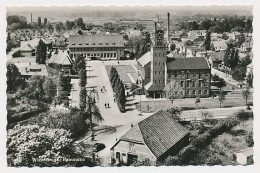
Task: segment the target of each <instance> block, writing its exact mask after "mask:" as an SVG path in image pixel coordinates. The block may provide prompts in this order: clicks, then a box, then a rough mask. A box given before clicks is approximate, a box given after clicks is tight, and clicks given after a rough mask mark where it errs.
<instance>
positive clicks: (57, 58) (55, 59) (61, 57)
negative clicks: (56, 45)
mask: <svg viewBox="0 0 260 173" xmlns="http://www.w3.org/2000/svg"><path fill="white" fill-rule="evenodd" d="M48 63H50V64H52V63H53V64H62V65H71V64H72V60H71V58H70V56H69V54H68V52H67V51H59V52H58V53H57V54H53V55H52V56H51V58H50V59H49V60H48Z"/></svg>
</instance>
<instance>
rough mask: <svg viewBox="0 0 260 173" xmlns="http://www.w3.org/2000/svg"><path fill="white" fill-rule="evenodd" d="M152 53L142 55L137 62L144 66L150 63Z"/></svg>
mask: <svg viewBox="0 0 260 173" xmlns="http://www.w3.org/2000/svg"><path fill="white" fill-rule="evenodd" d="M152 56H153V55H152V52H150V51H149V52H146V54H144V55H143V56H142V57H141V58H139V59H138V60H137V61H138V62H139V63H140V64H141V65H142V66H144V65H146V64H148V63H149V62H151V60H152Z"/></svg>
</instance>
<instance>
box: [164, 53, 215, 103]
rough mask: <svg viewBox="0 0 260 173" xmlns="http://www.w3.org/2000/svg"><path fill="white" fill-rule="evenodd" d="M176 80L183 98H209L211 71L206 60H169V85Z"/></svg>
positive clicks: (197, 58) (198, 58) (199, 58)
mask: <svg viewBox="0 0 260 173" xmlns="http://www.w3.org/2000/svg"><path fill="white" fill-rule="evenodd" d="M170 80H175V81H176V82H177V83H178V87H180V89H179V90H180V91H179V92H180V93H179V95H180V96H181V97H183V98H192V97H197V96H200V97H201V98H202V97H209V94H210V81H211V70H210V65H209V64H208V62H207V61H206V60H205V58H201V57H196V58H169V59H168V60H167V83H168V82H170Z"/></svg>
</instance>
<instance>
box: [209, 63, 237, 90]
mask: <svg viewBox="0 0 260 173" xmlns="http://www.w3.org/2000/svg"><path fill="white" fill-rule="evenodd" d="M211 74H212V75H214V74H217V75H218V76H219V77H221V78H223V79H224V80H225V81H226V82H228V83H230V84H232V85H235V86H237V87H240V86H239V82H238V81H236V80H234V79H232V77H231V76H230V75H227V74H225V73H223V72H221V71H219V70H217V69H215V68H211Z"/></svg>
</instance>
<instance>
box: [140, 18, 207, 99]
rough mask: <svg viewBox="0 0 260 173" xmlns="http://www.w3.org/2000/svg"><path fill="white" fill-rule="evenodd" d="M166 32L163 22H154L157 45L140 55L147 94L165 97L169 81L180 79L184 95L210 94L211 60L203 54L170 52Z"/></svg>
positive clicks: (205, 95)
mask: <svg viewBox="0 0 260 173" xmlns="http://www.w3.org/2000/svg"><path fill="white" fill-rule="evenodd" d="M163 33H164V30H163V24H162V22H157V23H155V38H154V45H153V46H152V48H151V51H150V52H147V53H146V54H145V55H143V56H142V57H141V58H139V59H138V68H139V69H140V71H141V75H142V77H143V80H144V89H145V92H146V95H147V96H148V97H152V98H162V97H164V95H165V94H164V88H165V86H166V85H167V83H168V82H169V81H170V80H178V81H179V82H180V86H181V87H182V90H181V91H180V92H181V93H182V96H183V97H195V96H198V95H200V96H201V97H209V94H210V78H211V67H210V64H209V63H208V61H207V60H206V59H205V58H202V57H196V58H193V57H190V58H187V57H185V56H183V54H171V56H168V55H167V47H166V46H165V45H166V44H165V43H164V38H163V35H164V34H163ZM200 51H201V50H200ZM169 55H170V54H169ZM190 82H191V83H192V84H190ZM193 84H194V85H193Z"/></svg>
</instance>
